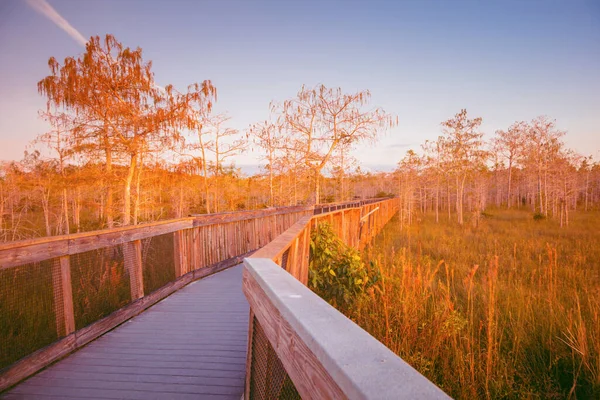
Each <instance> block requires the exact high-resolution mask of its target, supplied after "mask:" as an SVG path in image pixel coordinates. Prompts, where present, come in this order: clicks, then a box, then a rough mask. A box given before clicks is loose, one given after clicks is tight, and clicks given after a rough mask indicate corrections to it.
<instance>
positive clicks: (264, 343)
mask: <svg viewBox="0 0 600 400" xmlns="http://www.w3.org/2000/svg"><path fill="white" fill-rule="evenodd" d="M252 325H253V330H252V362H251V364H250V399H252V400H255V399H256V400H262V399H264V400H271V399H281V400H293V399H301V397H300V395H299V394H298V391H297V390H296V387H295V386H294V383H293V382H292V380H291V379H290V377H289V375H288V374H287V372H286V371H285V368H283V364H281V360H279V357H277V354H276V353H275V350H273V346H271V343H269V339H267V336H266V335H265V333H264V331H263V329H262V327H261V326H260V323H259V322H258V320H257V319H256V317H254V321H253V324H252Z"/></svg>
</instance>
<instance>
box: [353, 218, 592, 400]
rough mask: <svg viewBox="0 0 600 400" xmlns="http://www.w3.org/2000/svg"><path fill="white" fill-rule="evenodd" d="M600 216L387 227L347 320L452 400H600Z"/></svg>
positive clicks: (367, 256)
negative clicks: (366, 285)
mask: <svg viewBox="0 0 600 400" xmlns="http://www.w3.org/2000/svg"><path fill="white" fill-rule="evenodd" d="M598 226H600V215H596V214H576V215H574V218H573V223H572V225H571V226H569V228H568V229H560V228H559V227H558V226H557V225H556V224H555V223H554V222H552V221H533V219H532V216H531V214H529V213H527V212H519V211H510V212H507V211H497V212H495V213H494V215H489V214H488V216H487V217H486V218H484V219H483V220H481V221H479V223H478V224H477V226H475V224H473V225H469V226H458V225H455V224H453V223H449V222H448V223H440V224H435V222H434V220H433V218H432V217H429V216H424V217H423V219H422V222H421V223H419V224H418V225H414V226H412V227H410V228H408V229H406V228H404V229H403V230H401V229H400V226H399V224H398V221H397V220H392V221H391V223H390V224H388V225H387V226H386V227H385V228H384V230H383V231H382V233H381V234H380V235H379V236H378V237H377V238H376V239H375V242H374V244H373V246H371V247H370V248H369V249H367V251H366V252H365V253H364V254H363V258H364V260H365V261H366V262H372V261H376V262H377V265H378V266H379V268H380V271H381V275H382V279H381V281H380V282H379V284H378V285H377V286H376V287H375V288H374V290H371V291H368V293H366V294H365V295H363V296H361V297H360V298H358V299H357V300H356V304H355V305H354V307H353V308H352V313H351V315H350V317H352V318H353V319H354V320H355V321H356V322H357V323H358V324H359V325H361V326H363V327H364V328H365V329H367V330H368V331H369V332H370V333H371V334H373V335H374V336H375V337H377V338H378V339H379V340H381V341H382V342H383V343H385V344H386V345H387V346H388V347H389V348H390V349H392V350H393V351H394V352H396V353H397V354H399V355H400V356H401V357H402V358H404V359H405V360H406V361H407V362H409V363H410V364H411V365H413V366H414V367H415V368H416V369H418V370H419V371H420V372H421V373H423V374H424V375H426V376H427V377H428V378H429V379H431V380H432V381H433V382H435V383H436V384H437V385H439V386H440V387H441V388H442V389H443V390H445V391H446V392H447V393H448V394H450V395H451V396H453V397H456V398H544V399H546V398H579V399H587V398H600V318H599V315H600V231H599V230H598V229H597V227H598Z"/></svg>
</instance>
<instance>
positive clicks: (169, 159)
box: [0, 35, 395, 241]
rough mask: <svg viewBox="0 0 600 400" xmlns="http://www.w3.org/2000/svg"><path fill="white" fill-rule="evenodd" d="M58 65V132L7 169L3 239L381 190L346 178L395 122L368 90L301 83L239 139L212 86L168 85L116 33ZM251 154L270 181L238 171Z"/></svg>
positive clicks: (45, 82) (1, 209)
mask: <svg viewBox="0 0 600 400" xmlns="http://www.w3.org/2000/svg"><path fill="white" fill-rule="evenodd" d="M48 66H49V69H50V73H49V75H48V76H46V77H45V78H43V79H42V80H40V81H39V82H38V90H39V92H40V94H41V95H43V96H45V97H46V99H47V107H46V109H45V110H43V111H41V112H40V113H41V116H42V117H43V118H44V119H45V120H47V121H48V122H49V124H50V126H51V127H52V129H51V130H50V131H48V132H46V133H44V134H42V135H40V136H39V137H38V138H37V139H36V141H35V143H33V146H32V149H31V150H30V151H29V152H27V153H26V154H25V157H24V159H23V160H22V161H20V162H11V163H6V164H5V165H2V171H1V177H0V216H1V217H2V218H1V224H0V227H1V229H0V232H1V233H0V239H1V240H3V241H10V240H19V239H24V238H29V237H35V236H43V235H48V236H49V235H56V234H66V233H73V232H80V231H84V230H90V229H99V228H111V227H114V226H123V225H130V224H138V223H142V222H146V221H153V220H157V219H164V218H176V217H182V216H185V215H188V214H190V213H213V212H221V211H230V210H236V209H251V208H258V207H269V206H279V205H292V204H294V205H295V204H313V203H319V202H321V201H342V200H347V199H350V198H354V197H355V196H358V197H364V196H369V197H370V196H373V195H375V194H377V192H376V191H375V190H374V188H375V187H376V186H375V185H373V186H370V183H369V184H366V183H365V182H368V181H370V180H372V179H373V178H372V177H371V176H366V177H365V176H363V175H364V174H357V175H351V174H349V173H348V172H347V171H350V170H351V159H350V157H349V156H348V151H349V150H350V149H351V148H352V147H353V146H354V145H355V144H356V143H358V142H361V141H368V140H374V139H375V138H376V137H377V135H378V134H379V133H380V132H381V131H383V130H385V129H387V128H388V127H390V126H392V125H394V124H395V119H394V118H393V117H392V116H390V115H388V114H387V113H385V112H384V111H383V110H381V109H378V108H375V109H373V108H368V109H367V106H368V103H369V98H370V94H369V92H368V91H361V92H357V93H350V94H348V93H344V92H342V90H341V89H331V88H327V87H325V86H324V85H319V86H317V87H314V88H308V87H302V88H301V90H300V91H299V93H298V94H297V95H296V97H294V98H292V99H290V100H287V101H284V102H282V103H280V104H275V103H273V104H271V105H270V110H271V116H272V120H269V121H265V122H262V123H259V124H256V125H254V126H252V127H249V128H248V129H247V130H246V131H245V132H239V131H237V130H235V129H233V128H231V127H230V126H229V120H230V117H228V116H227V115H225V114H217V113H215V112H214V111H213V105H214V103H215V102H216V100H217V89H216V87H215V86H214V85H213V84H212V82H211V81H209V80H204V81H202V82H200V83H192V84H190V85H189V86H188V87H187V88H185V90H178V89H176V88H175V87H173V86H172V85H166V86H164V87H163V86H159V85H158V84H157V83H156V82H155V79H154V74H153V72H152V63H151V62H149V61H145V60H144V59H143V57H142V50H141V49H140V48H137V49H130V48H128V47H125V46H123V45H122V44H121V43H120V42H119V41H117V39H116V38H115V37H113V36H112V35H106V37H105V38H103V39H100V38H99V37H92V38H90V40H89V41H88V43H87V45H86V50H85V52H84V53H83V54H82V55H80V56H78V57H68V58H66V59H65V60H64V61H63V62H62V63H60V62H58V61H57V60H56V59H54V58H50V60H49V62H48ZM249 146H255V147H259V148H260V149H262V151H263V152H264V153H265V154H266V156H265V160H267V165H266V166H265V171H266V174H264V175H259V176H253V177H246V176H244V174H242V173H241V171H240V169H238V168H236V167H235V163H234V161H235V160H236V156H238V155H239V154H241V153H242V152H244V151H246V150H247V149H248V148H249ZM40 150H41V151H40ZM48 151H49V152H50V153H51V154H52V155H51V156H50V157H47V156H46V153H48ZM324 171H330V172H331V174H330V175H329V176H328V177H327V178H326V177H324V176H323V172H324ZM354 186H355V187H356V189H355V188H354ZM361 188H362V189H361Z"/></svg>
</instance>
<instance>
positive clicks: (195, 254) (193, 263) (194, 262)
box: [190, 228, 200, 271]
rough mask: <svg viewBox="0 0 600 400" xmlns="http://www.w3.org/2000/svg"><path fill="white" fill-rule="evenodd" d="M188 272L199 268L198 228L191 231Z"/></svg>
mask: <svg viewBox="0 0 600 400" xmlns="http://www.w3.org/2000/svg"><path fill="white" fill-rule="evenodd" d="M191 235H192V238H191V248H190V271H193V270H196V269H198V268H200V228H192V230H191Z"/></svg>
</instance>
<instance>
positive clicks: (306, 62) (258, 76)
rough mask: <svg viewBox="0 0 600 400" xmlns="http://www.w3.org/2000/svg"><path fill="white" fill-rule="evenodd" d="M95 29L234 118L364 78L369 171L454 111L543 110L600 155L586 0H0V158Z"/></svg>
mask: <svg viewBox="0 0 600 400" xmlns="http://www.w3.org/2000/svg"><path fill="white" fill-rule="evenodd" d="M61 27H62V28H61ZM107 33H110V34H113V35H115V36H116V38H117V39H118V40H119V41H121V42H122V43H123V44H124V45H126V46H129V47H133V48H135V47H141V48H142V49H143V54H144V59H146V60H152V62H153V70H154V73H155V78H156V81H157V83H158V84H160V85H162V86H165V85H167V84H173V85H174V86H175V87H177V88H180V89H185V88H186V87H187V85H188V84H190V83H193V82H201V81H203V80H205V79H210V80H211V81H212V82H213V84H214V85H215V86H216V87H217V90H218V103H217V107H216V110H217V111H219V112H227V113H228V114H229V115H230V116H231V117H232V120H231V126H232V127H234V128H237V129H240V130H245V129H246V128H247V127H248V126H249V125H250V124H252V123H255V122H259V121H263V120H265V119H266V118H267V117H268V115H269V107H268V106H269V103H270V102H271V101H273V100H274V101H283V100H286V99H289V98H292V97H294V96H295V94H296V93H297V92H298V90H299V89H300V87H301V86H302V85H303V84H306V85H308V86H314V85H317V84H320V83H322V84H324V85H326V86H330V87H341V88H342V89H343V90H344V91H346V92H353V91H357V90H364V89H368V90H370V92H371V95H372V97H371V105H372V106H373V107H374V106H378V107H382V108H383V109H385V110H386V111H387V112H389V113H392V114H394V115H397V116H398V119H399V124H398V126H397V127H395V128H393V129H392V130H391V131H389V132H388V133H387V134H386V135H385V136H383V137H382V138H381V139H380V140H379V141H378V143H377V144H375V145H372V146H361V148H359V149H357V150H356V151H355V152H354V155H355V157H356V158H357V159H358V160H359V162H360V163H361V164H362V165H363V166H366V167H367V168H371V169H379V170H389V169H391V168H393V166H394V165H395V164H396V163H397V162H398V161H399V160H400V159H401V158H402V157H403V156H404V154H405V153H406V151H407V150H408V149H411V148H412V149H414V150H418V149H419V148H420V145H421V144H422V143H423V142H424V141H425V140H428V139H429V140H433V139H436V138H437V137H438V136H439V135H440V134H441V129H440V123H441V122H442V121H444V120H447V119H449V118H451V117H452V116H454V114H456V113H457V112H459V111H460V109H462V108H466V109H467V110H468V112H469V115H470V116H472V117H482V118H483V125H482V130H483V132H484V133H485V134H486V137H488V138H489V137H491V136H492V135H493V133H494V132H495V131H496V130H498V129H506V128H507V127H508V126H509V125H511V124H512V123H513V122H515V121H517V120H531V119H533V118H534V117H536V116H538V115H547V116H549V117H550V118H552V119H556V122H557V126H558V127H559V128H560V129H563V130H566V131H567V135H566V137H565V142H566V145H567V146H568V147H570V148H573V149H574V150H576V151H578V152H580V153H582V154H583V155H593V156H594V157H595V158H596V159H600V2H598V1H592V0H588V1H577V0H571V1H552V0H546V1H534V0H523V1H497V2H495V1H429V0H424V1H416V0H415V1H403V0H395V1H393V0H390V1H353V0H348V1H340V2H337V1H324V0H323V1H317V0H304V1H300V0H287V1H286V0H279V1H277V0H271V1H258V0H257V1H253V0H246V1H243V0H240V1H234V0H222V1H208V0H198V1H193V0H187V1H177V0H170V1H166V0H165V1H151V0H145V1H141V0H139V1H136V0H122V1H119V0H98V1H95V0H84V1H80V0H0V160H18V159H21V158H22V156H23V151H24V150H26V149H27V148H28V143H30V142H31V141H32V140H33V139H34V138H35V137H36V136H37V135H38V134H41V133H43V132H45V131H47V130H48V129H49V127H48V126H47V125H46V123H45V122H44V121H42V120H40V118H39V117H38V110H40V109H43V108H44V107H45V98H44V97H42V96H41V95H40V94H38V92H37V86H36V84H37V82H38V81H39V80H41V79H42V78H44V77H45V76H46V75H48V74H49V69H48V65H47V62H48V59H49V58H50V57H55V58H56V59H58V60H63V59H64V58H65V57H69V56H77V55H79V54H81V53H82V52H83V50H84V48H83V46H82V43H83V42H84V41H85V40H86V39H87V38H89V37H90V36H92V35H99V36H103V35H105V34H107ZM258 157H259V152H258V151H256V150H253V151H249V152H247V153H246V154H244V155H242V156H240V157H238V158H237V159H236V164H238V165H256V164H258V163H259V162H260V161H259V160H258Z"/></svg>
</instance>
